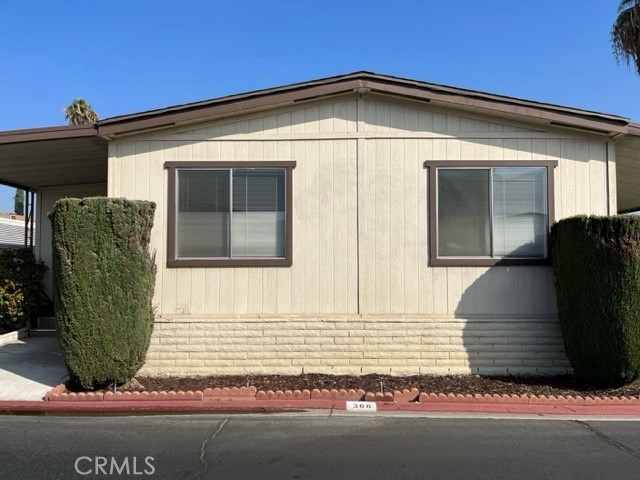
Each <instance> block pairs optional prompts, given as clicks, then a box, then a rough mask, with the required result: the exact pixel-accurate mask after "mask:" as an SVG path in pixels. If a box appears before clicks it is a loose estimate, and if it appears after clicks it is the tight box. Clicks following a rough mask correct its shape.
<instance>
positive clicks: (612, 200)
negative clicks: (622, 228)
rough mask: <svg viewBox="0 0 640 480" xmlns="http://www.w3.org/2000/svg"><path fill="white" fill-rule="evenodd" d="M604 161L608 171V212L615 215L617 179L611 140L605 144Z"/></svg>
mask: <svg viewBox="0 0 640 480" xmlns="http://www.w3.org/2000/svg"><path fill="white" fill-rule="evenodd" d="M606 149H607V152H606V157H605V159H606V161H607V171H608V172H609V175H608V178H609V199H608V201H609V214H610V215H615V214H617V213H618V193H617V191H618V190H617V180H616V148H615V145H614V143H613V142H607V144H606Z"/></svg>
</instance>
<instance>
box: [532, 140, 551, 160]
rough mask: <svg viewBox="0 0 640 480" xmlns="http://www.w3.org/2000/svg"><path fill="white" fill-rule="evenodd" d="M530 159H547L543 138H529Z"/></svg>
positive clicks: (545, 144) (545, 142)
mask: <svg viewBox="0 0 640 480" xmlns="http://www.w3.org/2000/svg"><path fill="white" fill-rule="evenodd" d="M531 159H532V160H546V159H547V141H546V140H545V139H544V138H534V139H532V140H531Z"/></svg>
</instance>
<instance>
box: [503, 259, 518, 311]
mask: <svg viewBox="0 0 640 480" xmlns="http://www.w3.org/2000/svg"><path fill="white" fill-rule="evenodd" d="M501 270H502V272H503V274H504V283H505V285H504V290H502V293H501V295H502V296H503V298H504V313H507V314H514V313H518V308H519V306H518V294H519V293H520V292H519V291H518V268H517V267H506V268H505V267H502V268H501Z"/></svg>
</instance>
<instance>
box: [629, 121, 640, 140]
mask: <svg viewBox="0 0 640 480" xmlns="http://www.w3.org/2000/svg"><path fill="white" fill-rule="evenodd" d="M628 130H629V131H628V133H629V135H633V136H636V137H640V123H630V124H629V128H628Z"/></svg>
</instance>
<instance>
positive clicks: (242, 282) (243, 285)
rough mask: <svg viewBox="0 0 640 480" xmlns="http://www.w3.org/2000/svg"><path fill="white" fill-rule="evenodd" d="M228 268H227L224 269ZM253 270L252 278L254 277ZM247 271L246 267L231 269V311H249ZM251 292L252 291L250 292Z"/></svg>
mask: <svg viewBox="0 0 640 480" xmlns="http://www.w3.org/2000/svg"><path fill="white" fill-rule="evenodd" d="M225 270H228V269H225ZM251 270H253V271H254V274H253V275H252V279H253V278H255V271H256V270H259V269H251ZM252 286H253V284H252ZM248 290H249V272H248V270H247V269H246V268H234V269H233V313H248V312H249V291H248ZM251 293H252V294H253V293H254V292H251ZM260 300H262V288H261V289H260Z"/></svg>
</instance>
